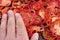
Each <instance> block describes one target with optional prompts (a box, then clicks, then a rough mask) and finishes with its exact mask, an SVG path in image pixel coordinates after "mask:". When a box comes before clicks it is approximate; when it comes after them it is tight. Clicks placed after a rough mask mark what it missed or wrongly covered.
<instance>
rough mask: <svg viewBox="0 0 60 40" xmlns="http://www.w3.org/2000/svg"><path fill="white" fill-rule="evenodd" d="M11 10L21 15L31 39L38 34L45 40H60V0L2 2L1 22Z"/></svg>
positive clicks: (0, 7)
mask: <svg viewBox="0 0 60 40" xmlns="http://www.w3.org/2000/svg"><path fill="white" fill-rule="evenodd" d="M10 9H11V10H13V11H14V13H16V12H18V13H20V14H21V16H22V18H23V21H24V23H25V26H26V28H27V31H28V35H29V38H30V37H31V36H32V35H33V34H34V33H35V32H38V33H39V34H40V36H42V37H43V40H60V0H0V21H1V16H2V15H3V14H4V13H7V11H8V10H10Z"/></svg>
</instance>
